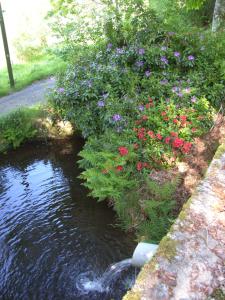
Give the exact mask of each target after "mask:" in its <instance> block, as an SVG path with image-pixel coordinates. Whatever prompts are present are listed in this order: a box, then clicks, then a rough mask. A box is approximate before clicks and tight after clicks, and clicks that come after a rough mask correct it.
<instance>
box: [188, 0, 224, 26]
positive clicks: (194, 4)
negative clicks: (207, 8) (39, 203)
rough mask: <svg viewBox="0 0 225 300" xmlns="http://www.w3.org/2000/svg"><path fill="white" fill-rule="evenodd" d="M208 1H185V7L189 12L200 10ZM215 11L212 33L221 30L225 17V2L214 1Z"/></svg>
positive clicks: (220, 0)
mask: <svg viewBox="0 0 225 300" xmlns="http://www.w3.org/2000/svg"><path fill="white" fill-rule="evenodd" d="M205 2H207V1H206V0H183V5H184V6H185V7H186V8H187V9H188V10H193V9H200V8H201V7H202V6H203V5H204V4H205ZM213 2H214V3H213V4H214V10H213V17H212V31H213V32H215V31H217V30H218V29H219V27H220V25H221V23H222V20H223V19H224V17H225V0H213Z"/></svg>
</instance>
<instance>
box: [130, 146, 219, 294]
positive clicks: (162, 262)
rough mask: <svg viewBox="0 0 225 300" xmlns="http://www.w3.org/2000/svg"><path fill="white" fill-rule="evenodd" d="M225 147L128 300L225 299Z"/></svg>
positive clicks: (140, 276)
mask: <svg viewBox="0 0 225 300" xmlns="http://www.w3.org/2000/svg"><path fill="white" fill-rule="evenodd" d="M224 290H225V145H221V146H220V147H219V148H218V150H217V152H216V154H215V156H214V159H213V160H212V162H211V164H210V166H209V169H208V171H207V173H206V176H205V179H204V180H203V181H202V182H201V184H200V185H199V186H198V188H197V189H196V191H195V193H194V194H193V195H192V197H191V198H190V199H189V200H188V202H187V203H186V204H185V205H184V207H183V210H182V211H181V213H180V215H179V217H178V219H177V220H176V222H175V224H174V225H173V226H172V228H171V230H170V232H169V233H168V234H167V236H165V237H164V238H163V239H162V241H161V242H160V245H159V248H158V251H157V253H156V255H155V256H154V258H153V259H152V260H151V261H150V263H148V264H146V265H145V266H144V267H143V269H142V271H141V272H140V274H139V276H138V278H137V280H136V283H135V285H134V287H133V289H132V290H131V291H129V292H128V293H127V295H126V296H125V297H124V300H138V299H142V300H145V299H151V300H204V299H218V300H224V299H225V293H224Z"/></svg>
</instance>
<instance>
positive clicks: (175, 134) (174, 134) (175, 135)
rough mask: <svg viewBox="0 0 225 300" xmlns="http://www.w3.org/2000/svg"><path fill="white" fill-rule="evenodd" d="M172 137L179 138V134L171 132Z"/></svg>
mask: <svg viewBox="0 0 225 300" xmlns="http://www.w3.org/2000/svg"><path fill="white" fill-rule="evenodd" d="M170 135H171V136H173V137H177V136H178V134H177V132H174V131H172V132H170Z"/></svg>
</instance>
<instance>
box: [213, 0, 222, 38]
mask: <svg viewBox="0 0 225 300" xmlns="http://www.w3.org/2000/svg"><path fill="white" fill-rule="evenodd" d="M224 16H225V0H216V3H215V7H214V12H213V22H212V31H213V32H215V31H217V30H218V28H219V27H220V25H221V21H222V19H223V17H224Z"/></svg>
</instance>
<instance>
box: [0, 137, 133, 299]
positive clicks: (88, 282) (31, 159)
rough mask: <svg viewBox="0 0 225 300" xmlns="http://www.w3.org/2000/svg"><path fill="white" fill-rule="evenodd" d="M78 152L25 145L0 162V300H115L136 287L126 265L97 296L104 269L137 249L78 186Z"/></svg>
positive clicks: (75, 146)
mask: <svg viewBox="0 0 225 300" xmlns="http://www.w3.org/2000/svg"><path fill="white" fill-rule="evenodd" d="M82 144H83V141H82V140H81V139H79V138H76V140H75V141H74V142H73V143H72V142H64V144H62V143H58V144H57V145H56V144H53V145H49V146H48V147H46V145H27V146H26V147H23V148H21V149H19V150H17V151H13V152H11V153H9V154H8V155H7V156H2V157H1V158H0V299H1V300H20V299H21V300H26V299H29V300H31V299H37V300H42V299H43V300H46V299H54V300H57V299H60V300H64V299H65V300H66V299H69V300H70V299H102V300H104V299H121V298H122V295H123V294H124V293H125V291H126V289H127V288H129V286H130V285H131V283H132V280H134V275H135V274H134V270H133V269H131V268H128V265H127V264H126V263H125V265H126V267H124V268H122V269H123V270H124V272H121V270H122V269H120V268H121V267H122V265H119V266H118V265H117V266H116V270H119V269H120V271H118V272H116V274H115V275H114V277H113V280H112V281H111V283H110V285H111V284H112V286H110V288H109V286H108V285H107V284H105V283H104V282H103V283H102V282H100V285H99V286H98V287H99V288H96V284H97V285H98V284H99V278H101V277H102V274H103V273H104V271H105V270H106V269H107V267H108V266H109V265H110V264H112V263H114V262H117V261H120V260H123V259H125V258H127V257H131V255H132V252H133V250H134V248H135V242H134V237H133V236H130V235H128V234H126V233H124V232H123V231H121V230H119V229H118V228H115V227H114V226H112V224H115V214H114V212H113V211H112V210H111V209H109V208H108V207H107V205H106V204H105V203H99V204H98V203H97V202H96V200H94V199H92V198H88V197H87V191H86V189H85V188H84V187H82V186H81V185H80V184H81V182H80V181H79V180H78V179H77V176H78V175H79V170H78V168H77V165H76V160H77V153H78V152H79V150H80V149H81V147H82ZM118 267H119V269H118ZM108 271H109V270H107V271H106V273H105V274H106V277H107V276H108V273H107V272H108ZM103 281H104V280H103ZM107 281H108V279H106V281H105V282H107ZM93 285H94V288H93ZM102 287H103V288H102Z"/></svg>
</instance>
